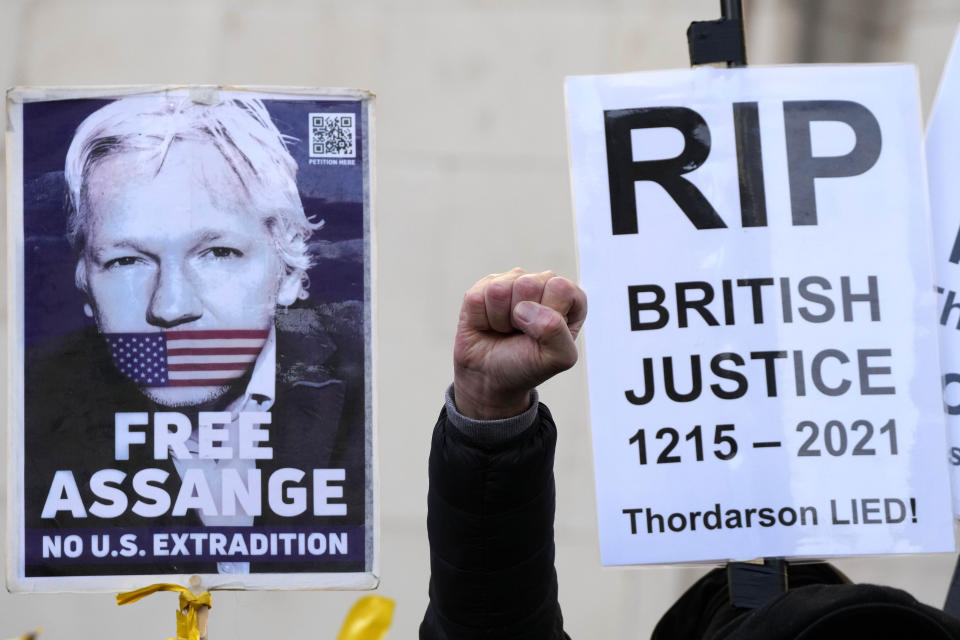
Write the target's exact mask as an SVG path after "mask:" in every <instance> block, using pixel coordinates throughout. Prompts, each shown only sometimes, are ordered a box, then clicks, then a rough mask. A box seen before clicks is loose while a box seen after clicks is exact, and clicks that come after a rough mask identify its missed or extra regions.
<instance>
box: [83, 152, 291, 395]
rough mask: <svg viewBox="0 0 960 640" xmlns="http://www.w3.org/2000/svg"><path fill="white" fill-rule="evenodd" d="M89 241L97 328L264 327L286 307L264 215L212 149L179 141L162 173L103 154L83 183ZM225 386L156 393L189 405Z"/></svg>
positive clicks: (282, 270) (287, 293)
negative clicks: (277, 312)
mask: <svg viewBox="0 0 960 640" xmlns="http://www.w3.org/2000/svg"><path fill="white" fill-rule="evenodd" d="M83 206H85V207H86V208H87V214H88V215H87V217H86V220H87V228H86V229H85V234H86V244H85V246H84V249H83V251H82V253H81V255H80V258H79V260H80V261H81V263H82V265H80V266H81V267H82V268H83V269H84V270H85V278H86V292H87V295H88V299H89V303H90V307H91V310H92V313H93V316H94V318H95V320H96V322H97V326H98V327H99V329H100V331H101V332H102V333H105V334H111V333H150V332H159V331H178V330H197V331H220V330H268V329H270V328H271V327H272V326H273V319H274V314H275V311H276V307H277V305H278V304H281V305H289V304H292V303H293V302H294V301H295V300H296V298H297V294H298V293H299V290H300V289H299V287H300V274H299V273H288V270H287V269H286V267H285V265H284V263H283V261H282V260H281V258H280V256H279V255H278V251H277V247H276V244H275V242H274V239H273V236H272V235H271V233H270V232H269V230H268V229H267V228H266V226H265V225H264V223H263V221H264V216H265V212H263V211H257V210H255V207H254V206H253V204H252V203H251V199H250V198H249V197H246V188H245V186H244V185H243V184H242V183H241V182H240V180H239V179H238V178H237V177H236V175H235V173H234V172H233V170H232V168H231V166H230V165H229V163H228V162H227V160H226V159H225V158H224V157H223V155H222V154H221V153H220V152H219V151H218V150H217V148H216V147H215V146H214V145H213V144H210V143H205V142H198V141H177V142H174V143H173V144H172V145H171V147H170V149H169V150H168V152H167V154H166V157H165V159H164V161H163V164H162V166H161V167H160V169H159V171H158V170H157V167H156V162H149V161H147V158H146V156H145V155H144V154H143V152H139V151H126V152H121V153H117V154H114V155H111V156H108V157H106V158H105V159H103V160H101V161H99V162H98V163H97V164H96V166H94V167H93V168H92V170H91V171H90V173H89V176H88V178H87V181H86V184H85V186H84V196H83ZM228 389H229V385H220V386H190V387H153V386H142V387H141V390H142V392H143V393H144V394H145V395H146V396H148V397H149V398H151V399H152V400H154V401H156V402H158V403H160V404H162V405H166V406H174V407H176V406H195V405H200V404H203V403H207V402H210V401H213V400H216V399H217V398H219V397H221V396H223V395H224V393H226V391H227V390H228Z"/></svg>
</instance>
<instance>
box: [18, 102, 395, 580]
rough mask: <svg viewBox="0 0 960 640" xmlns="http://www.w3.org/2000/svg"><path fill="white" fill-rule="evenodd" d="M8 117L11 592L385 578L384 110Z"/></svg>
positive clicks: (142, 106)
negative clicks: (377, 325) (379, 399)
mask: <svg viewBox="0 0 960 640" xmlns="http://www.w3.org/2000/svg"><path fill="white" fill-rule="evenodd" d="M7 102H8V112H9V118H10V125H9V128H8V133H7V163H8V174H7V175H8V181H7V185H8V189H9V200H8V213H9V217H8V240H9V242H8V247H9V249H10V251H9V263H8V273H10V274H12V277H11V279H10V291H9V298H8V302H9V308H10V309H13V310H15V312H14V313H12V314H11V319H10V338H9V341H8V344H9V345H10V361H11V367H10V393H9V404H8V406H9V424H10V425H11V446H10V448H9V466H10V469H11V484H10V492H9V499H8V505H9V516H10V517H9V523H10V525H9V528H10V534H11V535H10V536H9V543H8V544H9V554H8V557H9V561H8V563H7V567H8V576H7V578H8V585H9V586H10V588H12V589H15V590H25V591H43V590H123V589H129V588H133V587H140V586H143V584H144V583H145V582H149V581H157V582H171V581H176V580H177V576H181V577H183V576H190V575H201V576H203V585H204V587H205V588H212V587H218V586H220V587H223V586H228V587H230V588H299V587H336V588H371V587H373V586H375V585H376V583H377V580H378V578H377V573H378V570H377V558H376V555H375V548H376V531H375V527H374V523H375V521H376V513H375V511H376V504H375V501H374V495H375V491H374V482H375V474H374V466H373V453H374V452H373V442H374V438H373V424H374V422H373V414H372V408H373V401H372V398H373V396H372V389H373V387H372V385H373V381H372V373H373V370H372V367H371V360H372V353H371V348H372V344H373V343H372V339H371V334H372V325H371V319H372V309H371V305H372V299H373V297H372V288H371V273H372V271H371V260H372V255H371V210H370V193H369V190H370V184H371V175H370V172H371V152H372V149H371V129H370V125H371V115H372V96H371V95H370V94H367V93H365V92H361V91H322V90H318V91H306V90H289V91H286V90H280V89H278V90H255V89H243V88H238V89H229V90H228V89H224V88H219V87H193V88H190V87H187V88H171V87H167V88H164V87H156V88H152V87H141V88H122V89H117V88H112V89H103V90H95V89H84V90H80V89H67V90H33V89H20V90H13V91H11V92H10V93H9V94H8V100H7ZM172 574H173V575H172Z"/></svg>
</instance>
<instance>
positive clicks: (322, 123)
mask: <svg viewBox="0 0 960 640" xmlns="http://www.w3.org/2000/svg"><path fill="white" fill-rule="evenodd" d="M356 122H357V117H356V116H355V115H354V114H352V113H311V114H310V157H311V158H355V157H357V145H356V141H357V129H356Z"/></svg>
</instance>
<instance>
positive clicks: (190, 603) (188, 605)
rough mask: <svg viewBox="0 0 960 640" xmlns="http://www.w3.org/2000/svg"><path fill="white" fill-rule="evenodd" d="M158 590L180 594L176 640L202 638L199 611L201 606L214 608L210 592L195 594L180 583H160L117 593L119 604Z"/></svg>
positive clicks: (197, 639)
mask: <svg viewBox="0 0 960 640" xmlns="http://www.w3.org/2000/svg"><path fill="white" fill-rule="evenodd" d="M157 591H176V592H177V593H179V594H180V608H179V609H177V638H176V640H200V627H199V624H198V622H197V612H198V610H199V609H200V607H208V608H211V609H212V608H213V605H212V604H211V599H210V592H209V591H204V592H203V593H201V594H194V593H193V592H192V591H190V589H187V588H186V587H181V586H180V585H178V584H168V583H159V584H152V585H150V586H149V587H143V588H142V589H136V590H134V591H127V592H126V593H118V594H117V604H118V605H124V604H130V603H131V602H136V601H137V600H139V599H140V598H145V597H146V596H149V595H150V594H152V593H156V592H157Z"/></svg>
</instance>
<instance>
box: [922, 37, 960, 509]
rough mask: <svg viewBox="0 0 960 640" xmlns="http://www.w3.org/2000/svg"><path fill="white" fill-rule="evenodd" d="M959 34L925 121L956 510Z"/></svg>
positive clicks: (959, 505) (959, 456)
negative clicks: (934, 100) (931, 110)
mask: <svg viewBox="0 0 960 640" xmlns="http://www.w3.org/2000/svg"><path fill="white" fill-rule="evenodd" d="M958 143H960V38H957V39H954V42H953V49H952V50H951V52H950V59H949V60H948V61H947V66H946V68H945V69H944V72H943V78H941V80H940V91H939V93H938V94H937V100H936V102H935V103H934V105H933V113H932V114H931V116H930V123H929V125H928V127H927V167H928V172H929V179H930V211H931V214H932V217H933V228H934V240H933V242H934V247H935V251H936V254H935V255H936V269H935V270H936V273H937V284H938V285H939V286H938V287H937V294H938V295H939V307H938V311H939V322H940V363H941V365H942V366H943V388H944V405H945V410H946V413H947V431H948V433H949V434H950V436H949V440H950V442H949V444H950V445H951V446H950V449H949V455H948V458H949V461H950V465H951V467H952V477H953V512H954V513H955V514H957V515H958V516H960V180H958V177H960V162H958V160H960V158H958V154H960V144H958Z"/></svg>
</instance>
